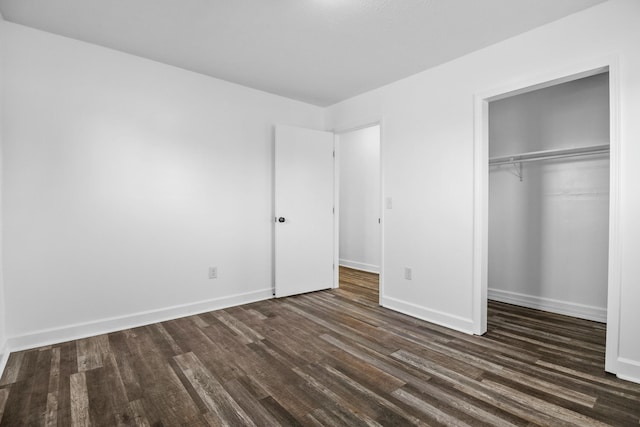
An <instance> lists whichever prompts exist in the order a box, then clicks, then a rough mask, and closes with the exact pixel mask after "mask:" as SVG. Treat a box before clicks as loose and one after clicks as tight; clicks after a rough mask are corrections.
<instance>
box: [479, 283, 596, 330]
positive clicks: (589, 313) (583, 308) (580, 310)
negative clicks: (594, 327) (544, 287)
mask: <svg viewBox="0 0 640 427" xmlns="http://www.w3.org/2000/svg"><path fill="white" fill-rule="evenodd" d="M488 298H489V299H490V300H494V301H500V302H506V303H507V304H514V305H520V306H523V307H528V308H534V309H537V310H544V311H549V312H551V313H557V314H564V315H567V316H572V317H578V318H580V319H586V320H593V321H595V322H602V323H606V321H607V309H606V308H600V307H594V306H590V305H584V304H577V303H574V302H569V301H560V300H555V299H551V298H541V297H536V296H533V295H525V294H520V293H517V292H509V291H503V290H500V289H489V292H488Z"/></svg>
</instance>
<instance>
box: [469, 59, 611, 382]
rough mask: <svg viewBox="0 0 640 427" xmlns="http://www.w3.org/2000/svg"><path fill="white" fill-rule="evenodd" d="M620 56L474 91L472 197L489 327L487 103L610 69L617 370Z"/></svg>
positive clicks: (477, 298)
mask: <svg viewBox="0 0 640 427" xmlns="http://www.w3.org/2000/svg"><path fill="white" fill-rule="evenodd" d="M618 62H619V59H618V56H617V55H612V56H609V57H606V58H601V59H596V60H593V61H588V62H581V63H577V64H573V65H570V66H569V67H566V68H562V69H558V70H555V71H552V72H549V73H546V74H543V75H535V76H528V77H525V78H524V79H522V80H519V81H517V82H514V83H511V84H508V85H505V86H502V87H499V88H494V89H491V90H487V91H484V92H480V93H477V94H476V95H475V96H474V155H473V156H474V165H473V166H474V190H473V193H474V202H473V279H472V282H473V332H474V334H477V335H482V334H484V333H485V332H486V331H487V292H488V283H487V282H488V228H489V226H488V224H489V211H488V194H489V193H488V188H489V185H488V183H489V165H488V163H489V114H488V113H489V102H490V101H494V100H498V99H503V98H507V97H510V96H513V95H517V94H520V93H526V92H530V91H533V90H536V89H542V88H545V87H549V86H554V85H557V84H561V83H565V82H569V81H573V80H577V79H580V78H583V77H588V76H591V75H595V74H600V73H603V72H608V73H609V133H610V134H609V144H610V155H609V174H610V181H609V260H608V284H607V287H608V290H607V341H606V350H605V370H606V371H607V372H611V373H617V372H618V364H619V362H618V358H619V331H620V306H621V300H620V297H621V287H622V285H621V281H622V280H621V248H620V242H621V238H620V236H621V232H620V212H621V209H620V151H621V150H620V105H619V104H620V86H619V78H620V77H619V65H618Z"/></svg>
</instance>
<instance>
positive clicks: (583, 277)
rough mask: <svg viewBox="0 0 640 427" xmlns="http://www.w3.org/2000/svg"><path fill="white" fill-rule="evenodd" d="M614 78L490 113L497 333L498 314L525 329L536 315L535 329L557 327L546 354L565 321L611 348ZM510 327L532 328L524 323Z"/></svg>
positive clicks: (521, 98) (513, 101) (505, 101)
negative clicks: (522, 320) (523, 320)
mask: <svg viewBox="0 0 640 427" xmlns="http://www.w3.org/2000/svg"><path fill="white" fill-rule="evenodd" d="M609 77H610V76H609V72H608V71H604V72H600V73H597V74H593V75H588V76H586V77H580V78H576V79H574V80H570V81H564V82H562V83H558V84H554V85H551V86H547V87H543V88H540V89H535V90H531V91H526V92H524V93H517V94H515V95H512V96H505V97H499V98H498V99H495V100H489V102H488V106H487V107H488V109H487V113H488V182H487V185H488V191H487V193H488V213H487V216H488V231H487V277H486V280H487V300H488V308H487V317H488V318H489V327H491V326H492V319H493V317H492V307H493V309H494V310H496V311H501V312H502V313H504V310H506V311H507V312H509V313H511V314H512V315H513V319H516V320H514V322H515V323H516V324H517V323H518V321H517V319H518V318H519V317H523V316H524V317H529V316H531V317H532V319H528V320H531V321H534V322H538V323H540V322H548V323H549V325H550V326H549V328H550V336H549V342H547V343H546V344H545V345H549V347H550V348H551V347H552V345H553V344H552V343H553V339H554V337H553V335H554V328H555V325H554V323H555V322H565V323H564V324H563V326H561V327H562V328H571V327H574V326H575V328H576V331H575V333H576V335H578V334H580V333H584V334H586V335H589V334H596V335H597V334H601V341H602V346H603V347H604V341H605V332H606V321H607V297H608V291H609V288H608V282H609V242H610V236H609V230H610V223H609V214H610V177H611V171H610V159H609V153H610V135H611V129H610V123H611V119H610V93H609ZM505 303H506V304H509V305H510V306H505V305H504V304H505ZM513 306H516V307H513ZM517 307H526V308H529V309H535V310H540V311H536V312H533V311H528V310H522V311H520V310H519V309H518V308H517ZM545 313H547V314H545ZM551 313H553V314H551ZM557 314H560V315H565V316H571V317H572V318H577V319H584V320H587V321H590V322H591V323H589V322H582V323H581V322H578V321H575V322H573V321H571V320H567V318H561V317H558V316H556V315H557ZM509 317H510V316H504V315H502V317H500V316H497V317H496V318H499V319H498V320H495V322H498V323H497V324H499V325H500V327H502V326H503V325H502V324H500V322H508V321H509V320H508V319H509ZM567 322H568V323H567ZM493 326H495V324H494V325H493ZM504 327H505V328H506V329H507V330H508V329H509V327H513V328H522V324H518V325H513V326H509V325H506V326H504ZM559 327H560V326H559ZM585 331H588V332H585ZM558 335H562V334H558ZM558 339H560V338H558ZM543 341H544V340H543ZM536 342H537V341H536Z"/></svg>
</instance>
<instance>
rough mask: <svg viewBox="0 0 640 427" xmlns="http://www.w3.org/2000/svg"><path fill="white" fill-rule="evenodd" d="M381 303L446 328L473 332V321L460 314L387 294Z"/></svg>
mask: <svg viewBox="0 0 640 427" xmlns="http://www.w3.org/2000/svg"><path fill="white" fill-rule="evenodd" d="M380 305H381V306H382V307H384V308H388V309H390V310H394V311H398V312H400V313H403V314H407V315H409V316H412V317H416V318H418V319H421V320H424V321H427V322H430V323H434V324H436V325H440V326H444V327H445V328H449V329H453V330H456V331H460V332H464V333H466V334H473V321H472V319H467V318H464V317H460V316H454V315H451V314H449V313H444V312H442V311H437V310H431V309H429V308H425V307H422V306H419V305H416V304H413V303H410V302H406V301H402V300H399V299H396V298H391V297H387V296H385V297H384V298H380Z"/></svg>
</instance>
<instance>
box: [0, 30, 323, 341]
mask: <svg viewBox="0 0 640 427" xmlns="http://www.w3.org/2000/svg"><path fill="white" fill-rule="evenodd" d="M2 37H3V39H4V40H5V45H4V52H3V54H4V61H5V75H4V88H5V94H4V96H5V117H4V149H5V153H4V155H5V159H4V167H5V170H4V178H5V182H4V184H5V187H4V206H3V212H4V225H5V227H4V229H5V235H4V250H5V252H4V255H5V257H4V260H5V265H4V267H5V291H6V294H5V296H6V299H7V301H9V302H10V303H9V304H8V306H7V333H8V335H9V338H10V344H11V345H12V346H13V347H22V346H33V345H34V344H38V343H40V342H42V341H60V340H62V339H67V338H69V337H73V336H77V335H88V334H95V333H97V332H100V331H102V330H109V329H118V328H122V327H125V326H127V325H131V324H137V323H141V322H152V321H155V320H157V319H159V318H166V317H172V316H177V315H180V314H185V313H188V312H193V311H197V310H199V311H204V310H209V309H212V308H215V307H220V306H225V305H230V304H240V303H244V302H246V301H251V300H256V299H263V298H269V297H271V293H272V283H271V277H272V274H271V272H272V271H271V270H272V249H271V248H272V215H273V213H272V204H273V203H272V199H273V195H272V152H273V150H272V148H273V126H274V124H276V123H281V124H290V125H297V126H304V127H310V128H322V127H323V125H324V112H323V110H322V109H320V108H318V107H315V106H311V105H308V104H303V103H300V102H296V101H292V100H288V99H285V98H281V97H277V96H273V95H269V94H266V93H263V92H259V91H255V90H251V89H247V88H243V87H241V86H237V85H233V84H230V83H227V82H223V81H219V80H215V79H212V78H210V77H206V76H203V75H199V74H195V73H191V72H187V71H184V70H181V69H178V68H174V67H170V66H166V65H163V64H159V63H155V62H152V61H148V60H144V59H141V58H137V57H134V56H129V55H126V54H122V53H119V52H116V51H111V50H108V49H104V48H101V47H98V46H94V45H90V44H85V43H81V42H78V41H74V40H71V39H67V38H63V37H58V36H54V35H51V34H47V33H44V32H40V31H36V30H33V29H29V28H26V27H22V26H18V25H14V24H10V23H6V25H5V28H4V29H3V32H2ZM209 266H217V267H218V279H215V280H210V279H208V267H209Z"/></svg>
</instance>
